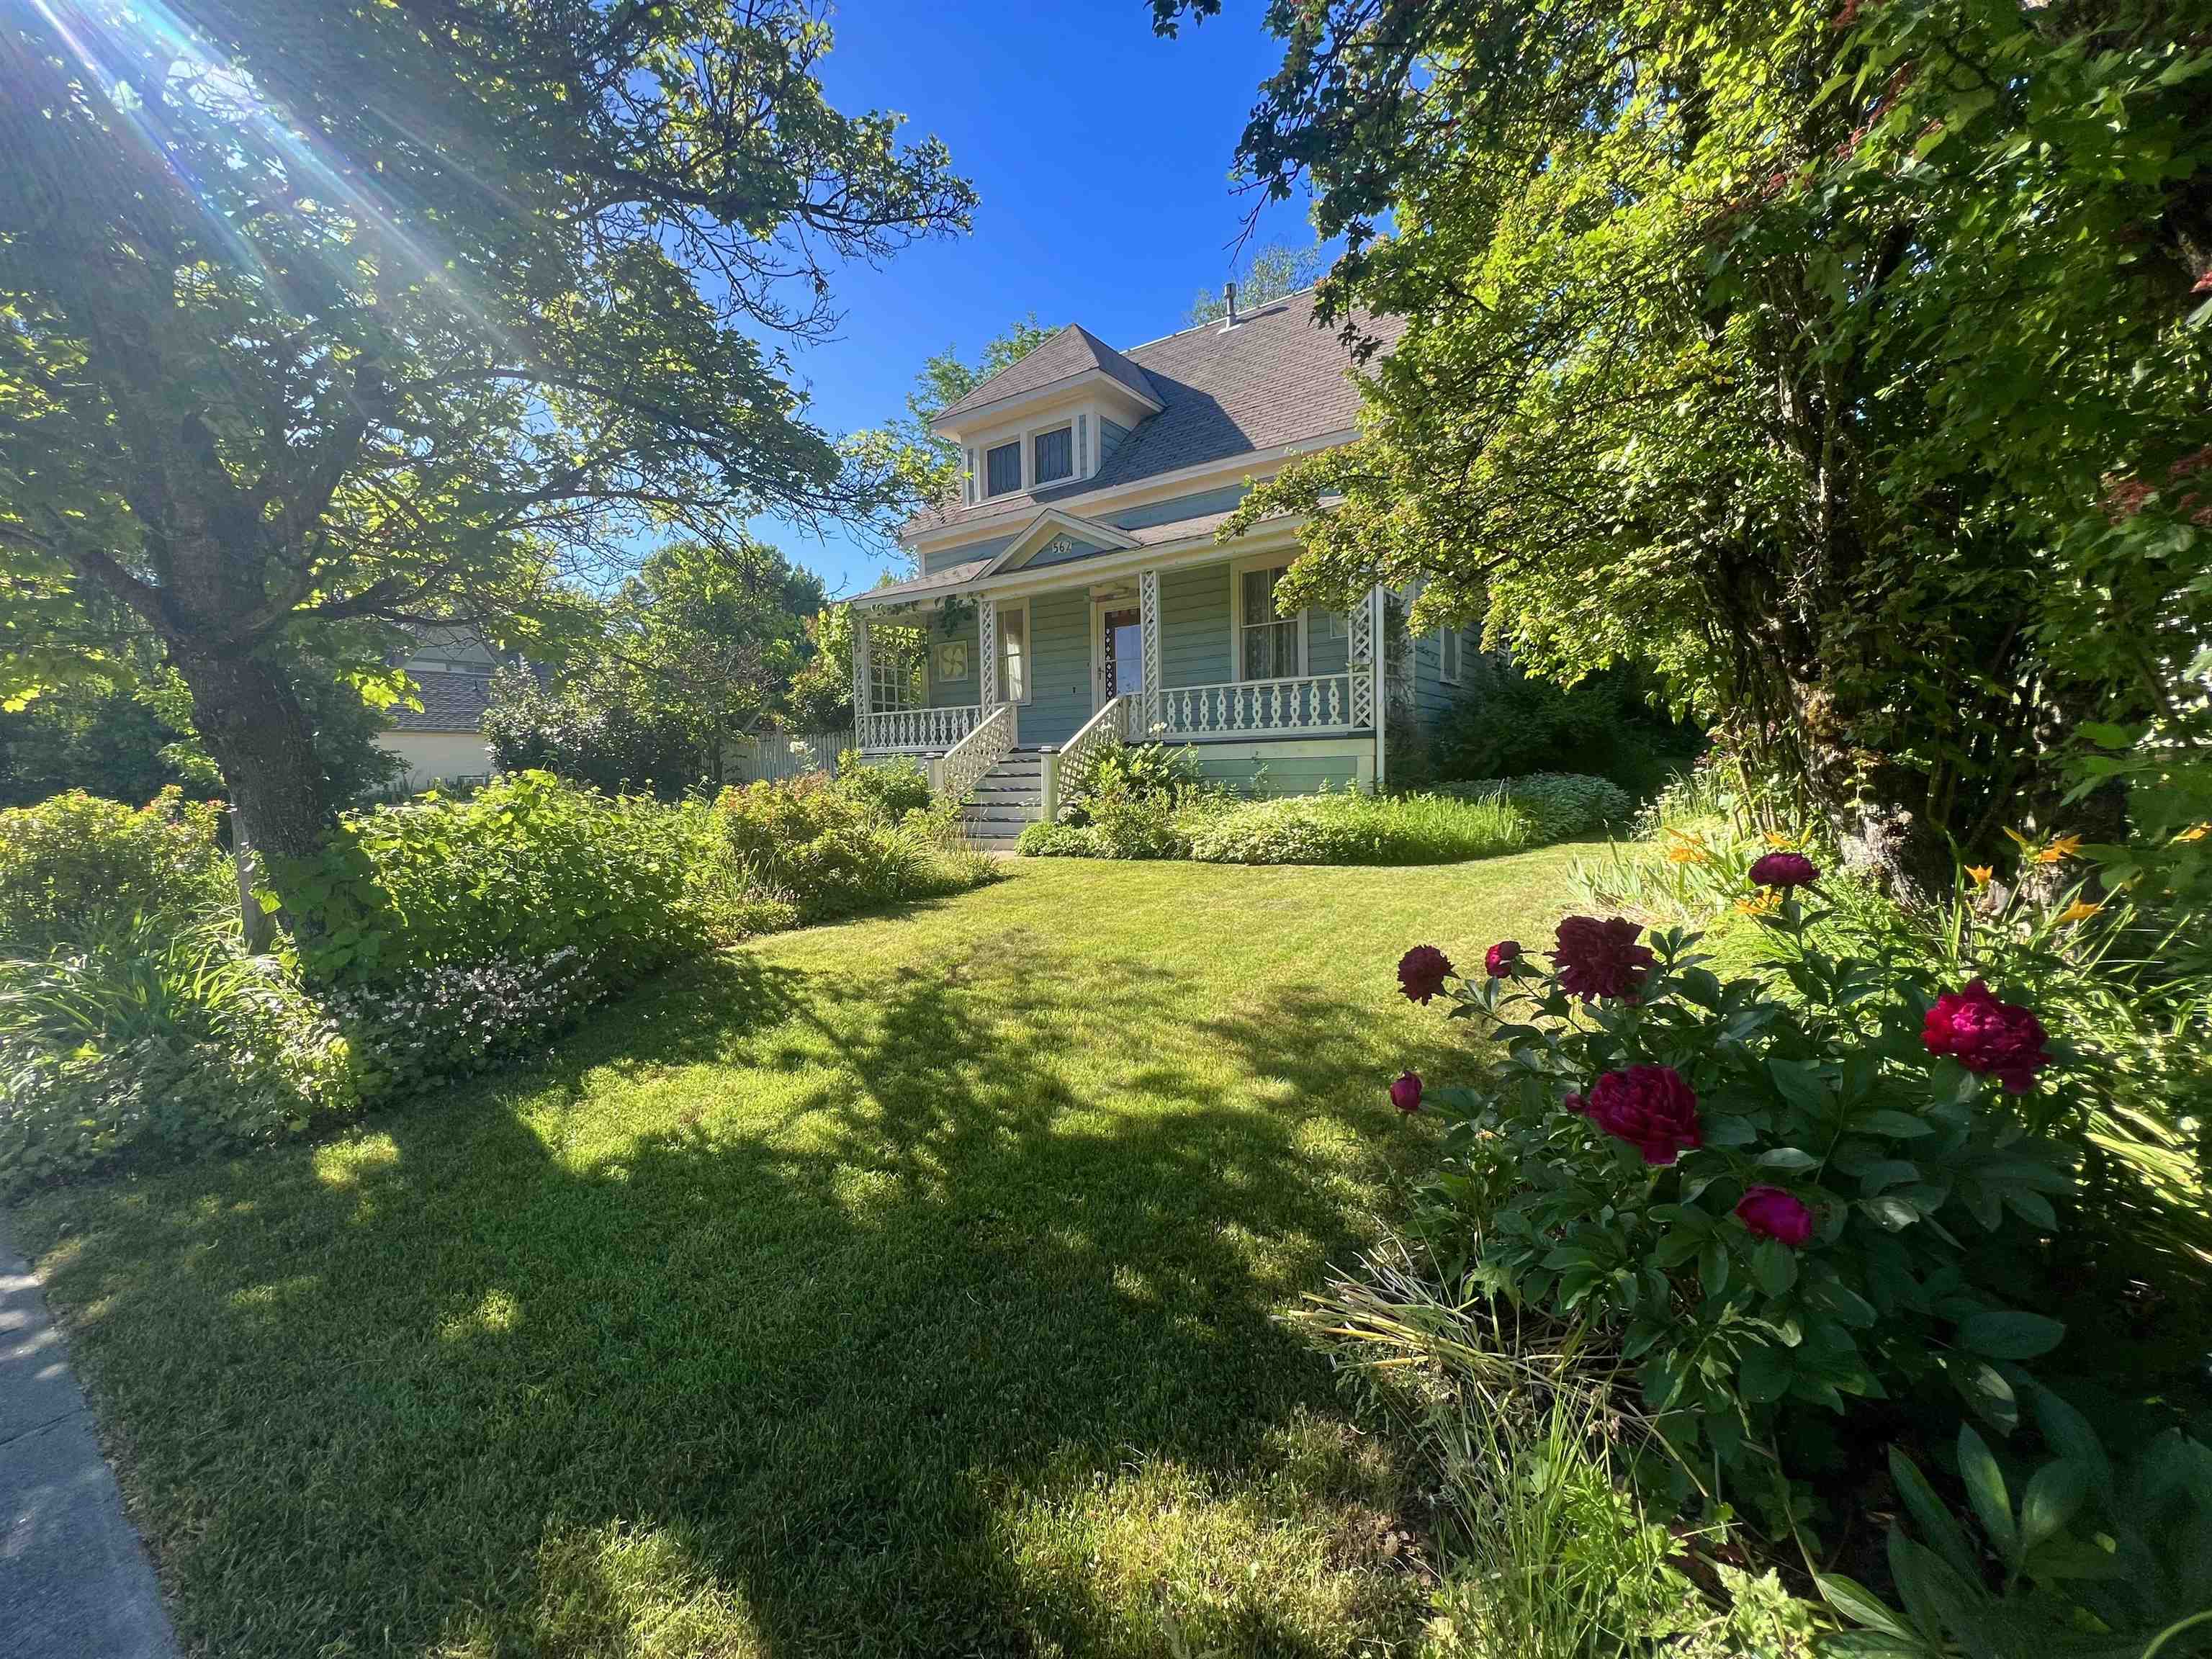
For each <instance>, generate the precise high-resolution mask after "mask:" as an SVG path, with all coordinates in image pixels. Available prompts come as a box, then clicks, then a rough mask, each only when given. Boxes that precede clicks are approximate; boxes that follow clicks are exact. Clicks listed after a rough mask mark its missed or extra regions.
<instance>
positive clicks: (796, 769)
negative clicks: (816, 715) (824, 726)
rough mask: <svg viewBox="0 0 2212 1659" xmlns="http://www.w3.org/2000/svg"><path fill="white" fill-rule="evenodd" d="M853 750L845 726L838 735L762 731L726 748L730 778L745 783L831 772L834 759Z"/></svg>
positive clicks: (849, 735)
mask: <svg viewBox="0 0 2212 1659" xmlns="http://www.w3.org/2000/svg"><path fill="white" fill-rule="evenodd" d="M852 747H853V733H852V731H851V729H850V728H849V727H848V728H847V729H846V730H844V731H842V732H760V733H757V734H756V735H755V736H753V737H750V738H740V739H739V740H738V742H736V743H733V744H731V745H730V748H729V751H728V754H727V757H726V760H727V764H728V766H729V769H730V775H731V776H732V777H733V778H741V779H743V780H744V781H745V782H747V783H763V782H768V783H773V782H775V781H777V780H779V779H782V778H796V777H803V776H805V775H806V774H807V773H809V772H834V771H836V769H837V757H838V756H840V755H842V754H843V753H844V752H845V750H848V749H850V748H852Z"/></svg>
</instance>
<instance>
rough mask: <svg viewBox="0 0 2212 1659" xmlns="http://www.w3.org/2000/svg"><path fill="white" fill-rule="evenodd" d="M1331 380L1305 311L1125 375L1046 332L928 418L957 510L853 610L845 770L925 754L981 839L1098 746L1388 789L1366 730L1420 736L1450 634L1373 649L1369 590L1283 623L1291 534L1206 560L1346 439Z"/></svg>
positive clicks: (1250, 775)
mask: <svg viewBox="0 0 2212 1659" xmlns="http://www.w3.org/2000/svg"><path fill="white" fill-rule="evenodd" d="M1364 323H1365V326H1366V327H1367V329H1368V330H1369V331H1370V332H1371V333H1374V334H1379V335H1380V336H1382V337H1383V340H1384V341H1385V343H1386V345H1387V344H1388V343H1389V342H1390V341H1392V340H1393V339H1395V336H1396V333H1397V332H1398V331H1397V329H1396V328H1395V326H1392V325H1389V323H1388V322H1387V321H1385V320H1383V319H1364ZM1351 368H1352V363H1351V361H1350V358H1349V356H1348V354H1347V353H1346V349H1345V347H1344V345H1343V343H1341V342H1340V340H1339V339H1338V338H1337V337H1336V336H1335V334H1334V331H1331V330H1328V329H1324V328H1317V327H1316V326H1315V323H1314V316H1313V296H1312V295H1311V294H1310V293H1306V294H1298V295H1291V296H1290V297H1288V298H1286V299H1283V300H1278V301H1273V302H1271V303H1269V304H1267V305H1264V306H1261V307H1257V308H1255V309H1254V310H1251V311H1248V312H1243V313H1238V312H1237V310H1236V309H1235V307H1234V305H1233V304H1232V306H1231V314H1230V317H1229V319H1227V320H1225V321H1223V322H1215V323H1208V324H1205V325H1201V326H1200V327H1196V328H1190V329H1185V330H1184V331H1182V332H1181V333H1179V334H1170V335H1169V336H1168V337H1166V338H1164V339H1160V340H1155V341H1153V342H1152V343H1150V344H1148V345H1141V346H1136V347H1133V348H1132V349H1129V350H1128V351H1126V352H1122V351H1116V350H1115V349H1114V348H1113V347H1111V346H1109V345H1108V344H1107V343H1105V342H1104V341H1103V340H1101V339H1099V338H1098V337H1097V336H1096V335H1094V334H1091V332H1090V331H1087V330H1085V329H1084V328H1081V327H1079V326H1070V327H1067V328H1064V329H1062V330H1061V331H1060V332H1059V333H1057V334H1055V335H1054V336H1053V337H1051V338H1049V339H1048V340H1047V341H1046V342H1045V343H1043V344H1042V345H1040V346H1039V347H1037V349H1036V350H1034V351H1032V352H1031V353H1030V355H1029V356H1026V357H1024V358H1023V359H1022V360H1021V361H1020V362H1018V363H1016V364H1014V365H1013V366H1012V367H1011V368H1006V369H1005V370H1003V371H1001V372H1000V374H995V375H994V376H993V377H992V378H991V379H989V380H986V381H984V382H983V384H982V385H981V386H977V387H976V388H975V390H974V391H972V392H969V393H968V395H967V396H966V397H964V398H961V399H960V400H959V401H958V402H957V403H955V404H951V406H950V407H948V408H947V409H946V410H945V411H944V412H943V413H942V414H940V415H939V416H938V417H937V418H936V420H935V421H934V422H933V423H932V429H933V431H935V432H937V433H938V434H939V435H943V436H945V437H948V438H950V439H951V440H952V441H955V442H956V443H957V444H958V445H959V447H960V449H961V452H962V456H963V477H962V482H961V486H960V494H959V495H958V497H957V499H955V500H952V501H947V502H945V503H944V504H943V505H942V506H940V507H938V508H936V509H934V510H933V511H931V512H929V513H923V514H921V515H920V516H919V517H917V518H916V519H915V520H912V521H911V522H910V523H908V525H907V526H905V528H904V530H903V531H902V541H903V542H904V544H906V546H907V547H908V549H909V550H910V551H912V552H913V554H914V555H915V558H916V560H917V562H919V564H920V566H921V574H920V575H919V576H917V577H915V578H914V579H913V580H908V581H903V582H898V583H895V584H892V585H890V586H884V587H879V588H877V589H874V590H872V592H867V593H865V594H862V595H860V597H859V598H857V599H854V601H853V605H854V622H855V626H854V677H853V681H854V715H855V720H856V724H857V726H858V740H859V743H860V748H861V749H862V750H863V751H864V752H866V753H870V754H877V755H882V754H890V753H894V752H904V753H908V754H915V755H921V756H924V757H929V764H930V767H931V770H932V773H933V776H934V777H935V778H936V779H937V780H938V781H939V784H940V787H945V788H947V789H949V790H951V791H952V792H953V793H956V794H957V795H959V796H960V797H962V798H963V799H968V798H969V796H970V792H971V791H972V792H973V800H974V802H975V810H974V811H971V813H970V822H971V824H972V825H973V826H974V828H975V831H976V833H977V834H978V835H979V836H981V837H983V838H985V839H1004V838H1006V836H1011V835H1012V834H1014V833H1017V832H1018V830H1019V829H1020V828H1021V825H1022V823H1024V821H1026V820H1029V819H1031V818H1034V817H1038V816H1041V815H1045V814H1048V812H1049V811H1050V810H1051V807H1052V805H1053V804H1054V799H1055V798H1056V793H1057V780H1058V776H1059V775H1060V771H1061V769H1063V768H1064V767H1065V766H1066V764H1067V762H1068V757H1069V753H1070V751H1072V750H1073V751H1079V750H1084V749H1086V748H1088V747H1089V746H1091V745H1092V744H1097V743H1100V742H1103V741H1104V740H1106V739H1108V738H1110V737H1112V736H1114V735H1116V734H1118V735H1121V736H1124V737H1126V738H1130V739H1133V740H1137V741H1142V740H1144V739H1146V738H1147V737H1153V738H1158V739H1159V740H1161V741H1163V742H1166V743H1172V744H1191V745H1193V748H1194V754H1195V756H1196V757H1197V761H1198V764H1199V766H1200V769H1201V771H1202V772H1203V773H1204V774H1205V775H1206V776H1208V777H1209V778H1212V779H1213V780H1216V781H1219V782H1222V783H1225V784H1227V785H1230V786H1231V787H1237V788H1242V789H1246V790H1251V789H1255V788H1260V789H1264V790H1266V791H1267V792H1268V793H1276V794H1295V793H1309V792H1310V791H1312V790H1314V789H1316V788H1318V787H1321V786H1322V785H1323V784H1331V785H1337V786H1347V785H1363V786H1364V785H1369V784H1373V783H1378V782H1381V781H1383V780H1384V779H1385V778H1386V777H1387V776H1388V775H1389V751H1388V744H1387V741H1386V736H1387V734H1386V732H1385V729H1384V728H1385V722H1384V721H1383V720H1382V719H1380V718H1378V714H1379V713H1380V711H1381V710H1383V709H1384V708H1389V707H1391V706H1394V705H1395V706H1397V707H1400V708H1404V709H1406V710H1407V712H1409V713H1411V714H1413V716H1414V718H1415V719H1416V720H1418V721H1419V722H1420V723H1422V724H1423V725H1426V724H1429V723H1431V722H1432V721H1433V720H1435V719H1436V718H1437V716H1438V715H1439V714H1441V713H1442V711H1443V708H1445V707H1446V706H1447V705H1448V704H1449V700H1450V697H1451V696H1452V695H1453V688H1454V687H1455V684H1456V683H1457V681H1458V679H1459V676H1460V665H1461V664H1462V661H1463V660H1464V659H1465V657H1466V655H1467V654H1468V652H1470V651H1471V650H1473V649H1474V641H1473V639H1472V638H1471V636H1470V635H1468V634H1467V633H1465V632H1463V631H1460V630H1453V631H1449V632H1437V631H1431V632H1430V633H1428V634H1425V635H1422V636H1420V637H1419V639H1417V640H1411V641H1409V640H1407V639H1406V638H1405V637H1404V636H1403V634H1402V632H1400V633H1399V635H1398V637H1397V639H1396V641H1395V645H1389V644H1386V645H1385V646H1384V647H1383V648H1382V649H1378V648H1377V641H1387V640H1388V639H1389V635H1391V633H1392V632H1393V629H1392V628H1391V627H1390V625H1389V618H1390V617H1393V616H1394V615H1395V616H1397V617H1402V615H1403V607H1402V605H1399V604H1398V603H1397V602H1396V601H1395V600H1394V599H1391V598H1390V596H1389V595H1388V594H1386V593H1385V592H1383V590H1382V589H1381V588H1379V587H1378V588H1377V589H1376V590H1375V591H1373V592H1370V593H1369V594H1368V595H1367V596H1366V598H1365V599H1364V602H1363V603H1362V604H1360V605H1358V606H1356V607H1355V608H1354V609H1353V611H1352V613H1351V614H1350V615H1349V616H1338V615H1334V614H1330V613H1324V612H1321V611H1297V612H1296V613H1293V614H1291V615H1289V616H1282V615H1279V614H1278V613H1277V611H1276V610H1275V605H1274V590H1275V586H1276V584H1277V583H1278V582H1279V580H1281V578H1282V576H1283V574H1284V572H1285V569H1286V568H1288V566H1289V565H1290V563H1291V560H1292V559H1294V558H1295V557H1297V551H1298V549H1297V530H1298V525H1299V521H1298V520H1294V519H1291V518H1288V517H1282V518H1276V519H1273V520H1267V521H1264V522H1262V523H1261V524H1259V525H1256V526H1253V527H1252V528H1250V529H1249V530H1248V531H1246V532H1245V533H1244V534H1243V536H1241V537H1239V538H1236V539H1235V540H1233V541H1231V542H1229V543H1227V544H1224V543H1221V542H1219V541H1217V540H1216V539H1215V533H1216V532H1217V531H1218V530H1219V529H1220V527H1221V525H1222V522H1223V520H1225V518H1226V517H1227V515H1228V514H1229V513H1230V511H1231V509H1232V508H1233V507H1236V505H1237V502H1238V501H1240V500H1241V499H1242V498H1243V496H1244V495H1245V494H1246V492H1247V491H1248V490H1249V489H1250V488H1251V487H1252V485H1253V484H1254V483H1255V482H1258V481H1260V480H1263V479H1266V478H1267V477H1272V476H1273V473H1274V472H1275V471H1277V470H1278V469H1279V468H1280V467H1281V466H1283V465H1285V463H1287V462H1290V461H1292V460H1294V459H1297V458H1298V457H1300V456H1304V455H1308V454H1310V453H1314V452H1315V451H1316V450H1321V449H1326V448H1328V447H1332V446H1334V445H1337V444H1341V443H1344V442H1346V441H1349V440H1350V439H1351V438H1352V437H1353V436H1354V435H1355V433H1354V425H1355V422H1356V420H1357V417H1358V409H1359V395H1358V388H1357V386H1355V385H1354V383H1353V382H1352V379H1351V374H1350V371H1351ZM885 625H900V626H905V627H918V628H921V629H923V630H924V631H925V636H926V640H927V658H928V665H927V681H926V684H927V695H926V696H924V697H923V698H922V699H921V703H920V706H916V707H908V703H910V702H913V700H914V699H913V694H912V693H911V691H910V690H908V685H907V684H906V679H905V676H904V675H903V674H902V672H901V665H900V664H898V663H897V662H896V661H892V660H888V657H889V653H885V658H886V659H883V660H879V659H877V658H875V657H874V656H873V655H872V653H871V651H870V645H869V641H870V634H871V629H872V628H875V629H880V628H882V627H884V626H885Z"/></svg>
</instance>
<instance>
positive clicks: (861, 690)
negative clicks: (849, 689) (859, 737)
mask: <svg viewBox="0 0 2212 1659" xmlns="http://www.w3.org/2000/svg"><path fill="white" fill-rule="evenodd" d="M868 679H869V673H868V613H867V612H866V611H854V613H853V713H854V715H855V716H857V717H858V718H859V719H860V720H866V719H867V717H868Z"/></svg>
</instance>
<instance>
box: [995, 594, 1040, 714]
mask: <svg viewBox="0 0 2212 1659" xmlns="http://www.w3.org/2000/svg"><path fill="white" fill-rule="evenodd" d="M1016 611H1019V612H1020V613H1021V618H1022V695H1021V696H1018V697H1010V696H1007V695H1006V618H1007V617H1011V616H1012V615H1013V614H1014V613H1015V612H1016ZM997 627H998V635H999V701H1000V702H1011V703H1014V704H1017V705H1018V706H1021V707H1024V708H1026V707H1027V706H1028V705H1029V704H1030V702H1034V701H1035V700H1036V640H1035V639H1034V638H1033V637H1032V636H1031V635H1030V602H1029V601H1028V600H1027V599H1000V601H999V617H998V624H997Z"/></svg>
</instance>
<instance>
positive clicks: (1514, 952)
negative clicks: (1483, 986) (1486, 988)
mask: <svg viewBox="0 0 2212 1659" xmlns="http://www.w3.org/2000/svg"><path fill="white" fill-rule="evenodd" d="M1520 960H1521V941H1520V940H1519V939H1500V940H1499V941H1498V943H1497V944H1495V945H1492V946H1491V947H1490V949H1489V950H1487V951H1484V952H1483V955H1482V971H1483V972H1484V973H1486V974H1488V975H1490V976H1491V978H1492V979H1503V978H1504V976H1505V975H1508V974H1510V973H1511V972H1512V971H1513V964H1514V963H1516V962H1518V961H1520Z"/></svg>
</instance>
